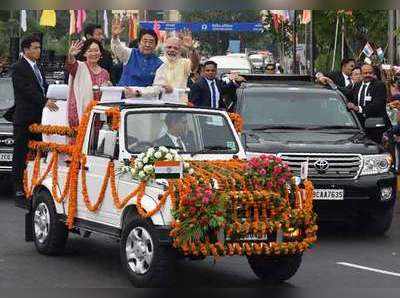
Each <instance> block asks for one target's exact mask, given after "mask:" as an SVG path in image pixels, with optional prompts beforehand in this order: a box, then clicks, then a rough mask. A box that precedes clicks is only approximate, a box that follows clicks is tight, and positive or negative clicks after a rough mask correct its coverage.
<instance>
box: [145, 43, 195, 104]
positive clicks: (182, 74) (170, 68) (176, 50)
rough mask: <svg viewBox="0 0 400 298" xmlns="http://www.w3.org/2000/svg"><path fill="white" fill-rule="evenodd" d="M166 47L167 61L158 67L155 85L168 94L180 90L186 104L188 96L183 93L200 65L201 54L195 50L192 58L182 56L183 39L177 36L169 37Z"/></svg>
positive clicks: (182, 99)
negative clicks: (190, 77)
mask: <svg viewBox="0 0 400 298" xmlns="http://www.w3.org/2000/svg"><path fill="white" fill-rule="evenodd" d="M164 48H165V56H166V61H165V62H164V63H163V64H162V65H161V66H160V67H159V68H158V69H157V71H156V76H155V78H154V83H153V86H161V87H162V88H163V89H164V90H165V93H167V94H168V93H172V92H174V91H178V92H179V93H180V96H179V99H180V101H181V102H182V103H185V104H186V103H187V97H185V96H183V93H184V90H186V88H187V81H188V78H189V76H190V73H191V72H192V71H194V70H196V69H197V67H198V65H199V56H198V54H197V53H196V52H194V51H193V52H192V54H191V55H190V59H187V58H182V56H181V50H182V41H181V40H180V39H179V38H176V37H170V38H168V39H167V40H166V41H165V45H164Z"/></svg>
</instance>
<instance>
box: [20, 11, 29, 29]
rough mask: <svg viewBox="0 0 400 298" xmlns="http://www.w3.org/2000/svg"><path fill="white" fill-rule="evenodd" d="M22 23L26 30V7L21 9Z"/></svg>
mask: <svg viewBox="0 0 400 298" xmlns="http://www.w3.org/2000/svg"><path fill="white" fill-rule="evenodd" d="M20 24H21V28H22V31H24V32H25V31H26V30H27V29H28V28H27V24H26V10H25V9H22V10H21V20H20Z"/></svg>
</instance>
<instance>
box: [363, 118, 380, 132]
mask: <svg viewBox="0 0 400 298" xmlns="http://www.w3.org/2000/svg"><path fill="white" fill-rule="evenodd" d="M364 127H365V129H377V128H384V127H385V122H384V121H383V118H379V117H377V118H367V119H366V120H365V125H364Z"/></svg>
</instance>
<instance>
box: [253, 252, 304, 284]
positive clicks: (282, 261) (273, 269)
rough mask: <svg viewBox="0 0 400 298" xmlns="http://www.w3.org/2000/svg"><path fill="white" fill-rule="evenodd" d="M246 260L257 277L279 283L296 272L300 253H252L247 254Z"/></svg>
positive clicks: (300, 256)
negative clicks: (264, 254)
mask: <svg viewBox="0 0 400 298" xmlns="http://www.w3.org/2000/svg"><path fill="white" fill-rule="evenodd" d="M247 260H248V262H249V265H250V267H251V269H252V270H253V272H254V274H255V275H257V277H258V278H260V279H262V280H264V281H266V282H272V283H280V282H284V281H286V280H288V279H289V278H291V277H292V276H293V275H295V274H296V272H297V270H298V269H299V267H300V264H301V260H302V255H301V254H296V255H292V256H281V257H270V256H262V255H261V256H259V255H254V256H248V257H247Z"/></svg>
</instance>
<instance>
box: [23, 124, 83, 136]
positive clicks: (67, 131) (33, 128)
mask: <svg viewBox="0 0 400 298" xmlns="http://www.w3.org/2000/svg"><path fill="white" fill-rule="evenodd" d="M29 131H30V132H31V133H34V134H46V135H61V136H68V137H70V138H73V137H75V136H76V132H77V131H76V129H74V128H71V127H68V126H60V125H42V124H37V123H34V124H32V125H30V126H29Z"/></svg>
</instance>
